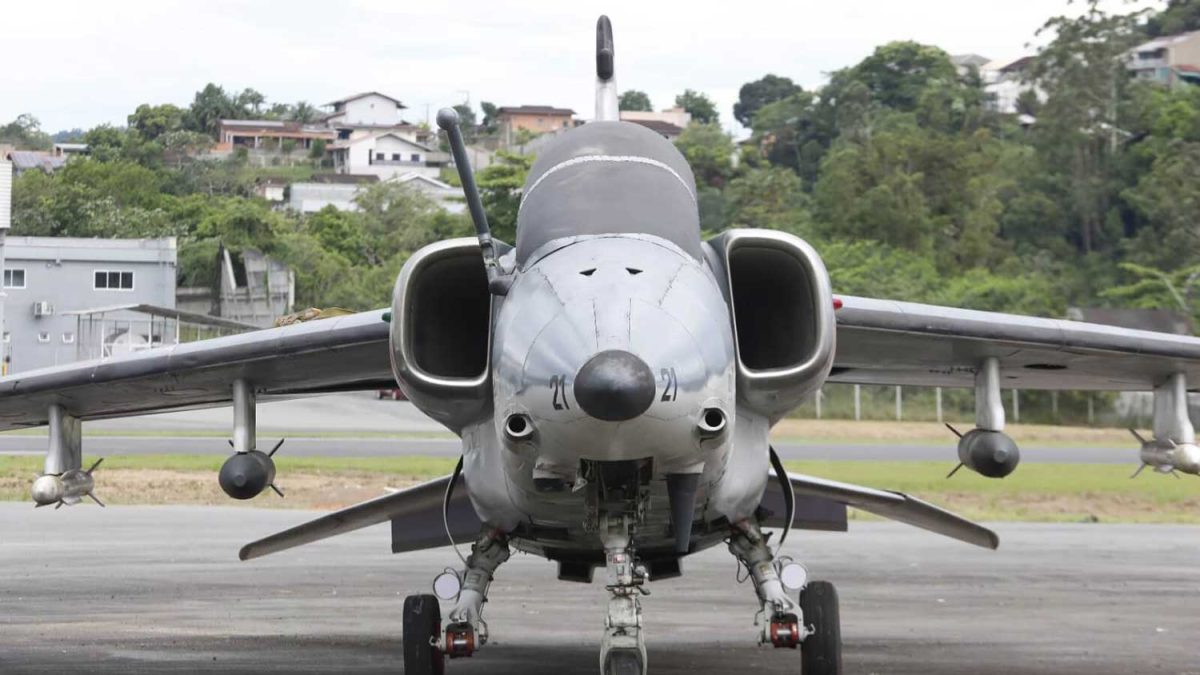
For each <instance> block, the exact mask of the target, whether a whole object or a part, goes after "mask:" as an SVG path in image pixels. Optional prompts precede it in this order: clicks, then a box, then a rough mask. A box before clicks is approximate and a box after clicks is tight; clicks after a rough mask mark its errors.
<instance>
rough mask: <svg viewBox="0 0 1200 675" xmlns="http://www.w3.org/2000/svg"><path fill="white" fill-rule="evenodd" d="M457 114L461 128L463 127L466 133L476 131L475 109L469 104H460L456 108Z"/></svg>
mask: <svg viewBox="0 0 1200 675" xmlns="http://www.w3.org/2000/svg"><path fill="white" fill-rule="evenodd" d="M454 110H455V112H457V113H458V122H459V126H461V127H462V129H463V131H464V132H465V133H470V132H472V131H473V130H474V129H475V109H474V108H472V107H471V106H470V105H469V104H467V103H459V104H458V105H456V106H454Z"/></svg>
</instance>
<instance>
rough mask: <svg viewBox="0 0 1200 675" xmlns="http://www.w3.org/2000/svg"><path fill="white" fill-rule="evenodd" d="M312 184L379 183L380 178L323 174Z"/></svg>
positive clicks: (313, 178)
mask: <svg viewBox="0 0 1200 675" xmlns="http://www.w3.org/2000/svg"><path fill="white" fill-rule="evenodd" d="M310 182H312V183H326V184H328V183H355V184H357V183H378V182H379V176H376V175H374V174H369V175H359V174H353V173H322V174H316V175H314V176H313V177H312V180H311V181H310Z"/></svg>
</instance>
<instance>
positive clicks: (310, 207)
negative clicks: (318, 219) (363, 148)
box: [288, 174, 379, 213]
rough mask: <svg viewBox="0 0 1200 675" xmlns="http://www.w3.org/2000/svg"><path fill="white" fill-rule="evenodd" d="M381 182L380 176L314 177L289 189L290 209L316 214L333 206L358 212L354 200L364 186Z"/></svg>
mask: <svg viewBox="0 0 1200 675" xmlns="http://www.w3.org/2000/svg"><path fill="white" fill-rule="evenodd" d="M378 182H379V176H375V175H367V176H354V175H350V174H323V175H317V176H313V179H312V180H311V181H307V182H304V183H292V185H291V187H290V188H289V195H288V208H290V209H292V210H293V211H299V212H300V213H315V212H317V211H320V210H321V209H323V208H325V207H326V206H332V207H333V208H335V209H337V210H339V211H357V210H358V204H355V203H354V198H355V197H356V196H357V195H358V193H359V190H361V189H362V188H363V187H364V186H367V185H371V184H373V183H378Z"/></svg>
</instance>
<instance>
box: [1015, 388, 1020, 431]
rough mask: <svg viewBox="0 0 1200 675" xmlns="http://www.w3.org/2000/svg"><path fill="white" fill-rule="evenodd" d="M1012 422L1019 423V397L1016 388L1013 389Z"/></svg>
mask: <svg viewBox="0 0 1200 675" xmlns="http://www.w3.org/2000/svg"><path fill="white" fill-rule="evenodd" d="M1013 423H1015V424H1020V423H1021V397H1020V392H1019V391H1017V390H1016V389H1013Z"/></svg>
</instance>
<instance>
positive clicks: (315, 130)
mask: <svg viewBox="0 0 1200 675" xmlns="http://www.w3.org/2000/svg"><path fill="white" fill-rule="evenodd" d="M336 138H337V134H336V133H335V132H334V130H332V129H330V128H328V127H326V126H324V125H321V124H302V123H300V122H288V121H284V120H221V121H220V122H219V123H218V124H217V143H218V144H220V145H229V146H230V147H233V148H247V149H253V150H272V151H279V150H280V149H282V147H283V144H284V142H285V141H291V142H292V143H294V144H295V149H297V150H301V151H305V150H309V149H311V148H312V144H313V143H315V142H316V141H318V140H322V141H325V142H326V143H332V142H333V141H334V140H335V139H336Z"/></svg>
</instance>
